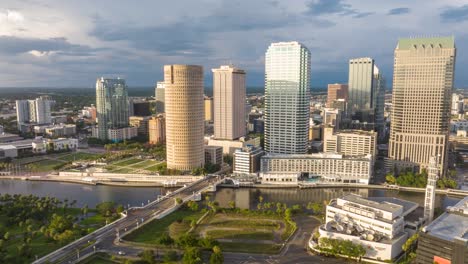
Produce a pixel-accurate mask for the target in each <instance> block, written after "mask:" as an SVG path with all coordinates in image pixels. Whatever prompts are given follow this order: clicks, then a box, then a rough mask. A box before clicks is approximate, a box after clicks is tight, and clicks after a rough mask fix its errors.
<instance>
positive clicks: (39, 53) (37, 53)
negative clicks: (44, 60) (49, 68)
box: [28, 50, 55, 57]
mask: <svg viewBox="0 0 468 264" xmlns="http://www.w3.org/2000/svg"><path fill="white" fill-rule="evenodd" d="M28 53H29V54H31V55H33V56H35V57H44V56H49V55H52V54H54V53H55V52H54V51H40V50H30V51H28Z"/></svg>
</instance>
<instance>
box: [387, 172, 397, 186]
mask: <svg viewBox="0 0 468 264" xmlns="http://www.w3.org/2000/svg"><path fill="white" fill-rule="evenodd" d="M385 181H386V182H387V183H388V184H395V183H396V179H395V176H393V174H390V173H389V174H387V175H386V176H385Z"/></svg>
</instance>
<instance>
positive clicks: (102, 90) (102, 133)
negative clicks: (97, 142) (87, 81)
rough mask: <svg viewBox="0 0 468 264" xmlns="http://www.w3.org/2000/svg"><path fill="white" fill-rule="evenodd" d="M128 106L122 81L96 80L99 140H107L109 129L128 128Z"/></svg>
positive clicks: (102, 78) (125, 89) (126, 93)
mask: <svg viewBox="0 0 468 264" xmlns="http://www.w3.org/2000/svg"><path fill="white" fill-rule="evenodd" d="M128 105H129V103H128V92H127V86H126V85H125V80H124V79H120V78H118V79H107V78H104V77H101V78H99V79H97V81H96V110H97V122H98V137H99V138H100V139H108V130H109V129H111V128H112V129H116V128H123V127H128V124H129V123H128V122H129V121H128Z"/></svg>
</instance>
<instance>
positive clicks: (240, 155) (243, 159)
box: [232, 146, 265, 175]
mask: <svg viewBox="0 0 468 264" xmlns="http://www.w3.org/2000/svg"><path fill="white" fill-rule="evenodd" d="M263 155H265V152H264V151H263V150H262V149H261V148H259V147H254V146H247V147H244V148H240V149H237V150H236V152H234V161H233V166H232V167H233V171H232V172H233V173H234V174H237V175H252V174H256V173H257V172H258V171H259V170H260V158H261V157H262V156H263Z"/></svg>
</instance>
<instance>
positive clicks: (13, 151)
mask: <svg viewBox="0 0 468 264" xmlns="http://www.w3.org/2000/svg"><path fill="white" fill-rule="evenodd" d="M16 157H18V149H17V148H16V147H15V146H13V145H3V146H0V160H2V159H5V158H16Z"/></svg>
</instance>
